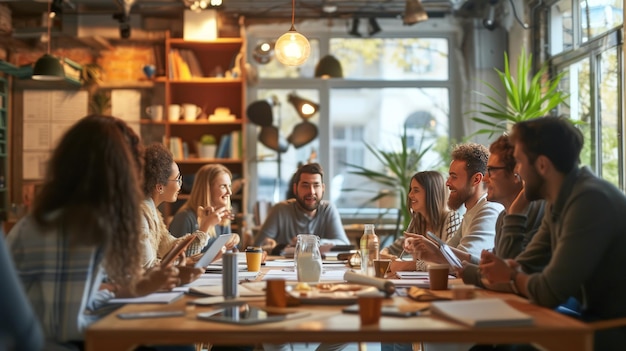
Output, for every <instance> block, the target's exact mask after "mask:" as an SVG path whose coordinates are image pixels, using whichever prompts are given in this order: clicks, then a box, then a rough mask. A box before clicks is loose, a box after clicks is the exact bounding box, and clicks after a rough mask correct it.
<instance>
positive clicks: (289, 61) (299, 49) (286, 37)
mask: <svg viewBox="0 0 626 351" xmlns="http://www.w3.org/2000/svg"><path fill="white" fill-rule="evenodd" d="M295 19H296V0H291V28H290V29H289V31H288V32H287V33H285V34H283V35H281V36H280V37H279V38H278V40H276V45H274V51H275V53H276V59H278V61H279V62H280V63H282V64H283V65H287V66H300V65H301V64H303V63H304V62H306V60H307V59H308V58H309V55H310V54H311V44H309V40H308V39H307V38H306V37H305V36H304V35H302V34H300V33H298V31H296V27H295V24H294V23H295Z"/></svg>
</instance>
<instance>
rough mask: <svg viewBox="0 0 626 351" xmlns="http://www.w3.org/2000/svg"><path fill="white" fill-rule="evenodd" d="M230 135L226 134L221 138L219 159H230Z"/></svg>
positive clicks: (218, 149) (218, 152)
mask: <svg viewBox="0 0 626 351" xmlns="http://www.w3.org/2000/svg"><path fill="white" fill-rule="evenodd" d="M230 137H231V135H230V134H224V135H222V137H221V138H220V144H219V145H218V147H217V156H216V157H217V158H230Z"/></svg>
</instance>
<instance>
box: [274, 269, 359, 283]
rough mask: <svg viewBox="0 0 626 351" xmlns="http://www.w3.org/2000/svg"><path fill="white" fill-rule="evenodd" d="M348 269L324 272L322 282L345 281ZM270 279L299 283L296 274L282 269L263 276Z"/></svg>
mask: <svg viewBox="0 0 626 351" xmlns="http://www.w3.org/2000/svg"><path fill="white" fill-rule="evenodd" d="M346 270H347V268H346V269H343V270H334V269H333V270H323V271H322V276H321V277H320V281H341V282H342V281H344V280H343V275H344V273H345V271H346ZM268 279H285V280H291V281H298V275H297V274H296V272H294V271H293V269H291V270H287V271H286V270H282V269H271V270H269V271H268V272H267V273H265V275H264V276H263V280H268Z"/></svg>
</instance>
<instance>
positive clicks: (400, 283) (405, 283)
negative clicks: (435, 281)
mask: <svg viewBox="0 0 626 351" xmlns="http://www.w3.org/2000/svg"><path fill="white" fill-rule="evenodd" d="M388 280H389V281H390V282H392V283H393V284H394V285H395V286H396V287H397V288H408V287H411V286H417V287H419V288H430V282H429V281H428V278H422V279H404V278H403V279H388Z"/></svg>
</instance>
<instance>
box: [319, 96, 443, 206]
mask: <svg viewBox="0 0 626 351" xmlns="http://www.w3.org/2000/svg"><path fill="white" fill-rule="evenodd" d="M448 101H449V92H448V90H447V89H443V88H425V89H420V88H382V89H375V88H363V89H332V90H331V95H330V116H331V117H330V118H331V125H332V130H333V136H332V141H331V150H332V153H333V155H332V156H333V161H332V164H333V168H332V174H331V175H330V177H329V181H330V182H331V184H332V191H331V197H332V198H331V200H332V201H333V202H334V203H335V204H336V205H337V206H338V207H339V208H362V207H374V208H375V207H385V206H383V205H381V204H380V203H376V202H370V201H368V200H369V199H371V198H372V197H373V196H375V194H376V193H377V192H378V191H380V190H382V189H383V187H382V186H381V185H380V184H378V183H374V182H371V181H370V180H367V179H364V178H362V177H359V176H356V175H353V174H350V172H351V171H354V170H355V169H354V168H353V167H350V166H348V165H347V163H350V164H355V165H359V166H363V167H366V168H368V169H371V170H375V171H378V172H383V173H387V172H388V171H389V170H388V169H385V168H384V167H383V165H382V164H381V163H380V161H379V160H378V159H377V158H376V157H375V156H374V155H373V154H372V153H371V152H370V151H369V150H368V149H367V147H366V145H365V143H368V144H369V145H372V146H373V147H375V148H380V149H381V150H384V151H389V152H393V151H398V152H399V151H400V150H401V135H402V133H403V129H404V128H405V127H406V131H407V136H408V137H409V138H408V139H409V142H408V147H409V148H410V149H413V150H415V151H417V152H419V151H421V150H425V149H426V148H427V147H429V146H431V145H432V146H434V145H435V144H437V143H442V142H443V143H444V144H447V140H448V135H449V102H448ZM360 135H362V139H361V138H359V137H358V136H360ZM364 142H365V143H364ZM437 150H438V149H437V148H432V149H431V150H430V151H428V152H427V153H426V154H425V155H424V157H423V158H422V159H421V160H419V162H415V163H414V170H412V171H411V172H414V171H418V170H432V169H441V166H442V160H443V157H442V155H441V154H440V153H439V152H438V151H437ZM407 186H408V184H407ZM355 187H358V188H360V189H362V190H363V191H346V190H347V189H349V188H355Z"/></svg>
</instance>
